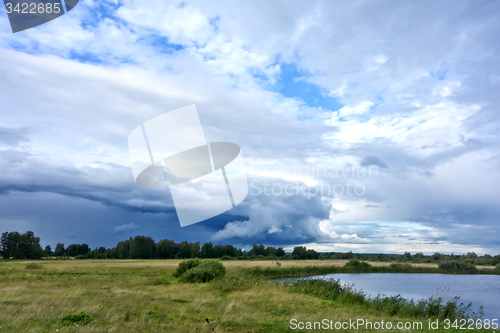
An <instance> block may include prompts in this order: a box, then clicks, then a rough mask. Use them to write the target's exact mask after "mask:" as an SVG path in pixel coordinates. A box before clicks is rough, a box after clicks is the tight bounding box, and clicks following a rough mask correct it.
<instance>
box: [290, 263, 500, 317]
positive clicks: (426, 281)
mask: <svg viewBox="0 0 500 333" xmlns="http://www.w3.org/2000/svg"><path fill="white" fill-rule="evenodd" d="M311 278H313V279H331V278H334V279H340V281H341V282H342V283H349V284H351V285H354V288H355V289H357V290H362V291H364V292H365V293H366V294H368V295H369V296H370V297H376V296H377V295H378V294H379V293H380V294H383V295H385V296H391V295H397V294H400V295H401V296H402V297H404V298H407V299H414V300H419V299H423V298H429V297H431V296H434V297H442V298H443V299H445V300H451V299H452V298H453V297H455V296H460V302H463V303H464V304H466V305H467V304H469V303H472V309H473V311H477V310H478V309H479V307H480V306H481V305H482V306H483V310H484V318H485V319H500V276H499V275H452V274H402V273H398V274H395V273H366V274H365V273H363V274H327V275H319V276H314V277H307V278H300V279H311ZM298 279H299V278H295V279H287V280H288V281H294V280H298Z"/></svg>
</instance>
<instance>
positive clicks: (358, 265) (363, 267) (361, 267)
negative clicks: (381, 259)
mask: <svg viewBox="0 0 500 333" xmlns="http://www.w3.org/2000/svg"><path fill="white" fill-rule="evenodd" d="M345 267H347V268H349V270H352V271H354V272H355V273H367V272H369V271H370V268H371V267H372V266H371V265H370V264H369V263H366V262H364V261H363V262H362V261H359V260H357V259H351V260H349V261H348V262H347V263H346V264H345Z"/></svg>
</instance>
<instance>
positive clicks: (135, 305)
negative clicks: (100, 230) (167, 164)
mask: <svg viewBox="0 0 500 333" xmlns="http://www.w3.org/2000/svg"><path fill="white" fill-rule="evenodd" d="M178 262H179V261H178V260H144V261H141V260H46V261H36V262H28V261H9V262H5V261H4V262H1V261H0V332H58V333H59V332H61V333H62V332H211V329H210V328H209V326H208V324H207V323H206V322H205V318H209V319H210V321H211V323H212V325H213V326H214V328H215V331H216V332H218V333H220V332H290V331H292V330H291V329H290V328H289V325H290V324H289V322H290V319H292V318H295V319H298V320H299V321H321V320H322V319H324V318H328V319H329V320H334V321H343V320H349V319H358V318H364V319H369V320H372V321H380V320H384V321H392V322H396V321H400V320H401V321H405V322H406V321H410V320H409V319H398V318H394V317H387V316H379V315H377V313H374V312H370V311H366V310H362V309H360V308H359V307H357V306H351V305H345V304H343V305H339V304H337V303H335V302H333V301H327V300H323V299H321V298H319V297H315V296H309V295H305V294H298V293H293V292H291V291H289V290H288V289H286V288H285V287H284V286H282V285H279V284H274V283H272V282H269V281H268V280H266V279H261V278H252V277H248V276H245V275H244V274H243V270H242V269H241V268H238V266H242V267H250V266H269V267H276V262H275V261H226V262H224V265H225V266H226V267H227V272H226V277H225V278H224V279H223V280H219V281H214V282H211V283H207V284H183V283H179V282H178V281H177V279H175V278H174V277H173V275H172V273H173V272H174V269H175V267H176V266H177V264H178ZM345 262H346V261H343V260H338V261H329V260H325V261H317V260H314V261H281V264H282V266H285V267H286V266H290V265H300V266H310V265H339V266H341V265H343V264H345ZM33 263H35V264H34V265H33ZM371 264H372V265H374V264H375V263H371ZM379 264H380V265H387V263H379ZM27 267H30V268H29V269H28V268H27ZM82 311H83V312H84V314H81V313H82ZM78 314H81V315H79V316H74V317H66V320H63V318H64V317H65V316H67V315H78ZM87 315H88V316H90V317H86V316H87ZM68 318H69V319H68ZM79 319H82V320H81V321H78V320H79ZM73 321H74V322H73ZM85 321H87V322H88V323H86V324H85ZM77 325H78V326H77ZM424 328H425V326H424ZM295 331H297V330H295ZM317 331H319V330H317ZM346 331H352V330H346ZM360 331H364V330H360ZM380 331H381V330H377V332H380ZM382 331H383V330H382ZM394 331H395V330H391V332H394ZM420 331H422V330H419V332H420ZM423 331H428V330H427V329H424V330H423ZM442 331H445V332H449V330H442ZM432 332H436V331H435V330H432ZM489 332H491V330H490V331H489Z"/></svg>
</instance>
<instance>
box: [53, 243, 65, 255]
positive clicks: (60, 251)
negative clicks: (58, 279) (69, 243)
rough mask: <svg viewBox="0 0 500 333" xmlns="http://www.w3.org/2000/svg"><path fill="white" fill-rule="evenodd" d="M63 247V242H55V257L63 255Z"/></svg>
mask: <svg viewBox="0 0 500 333" xmlns="http://www.w3.org/2000/svg"><path fill="white" fill-rule="evenodd" d="M64 253H65V249H64V244H63V243H57V245H56V249H55V250H54V254H55V256H56V257H60V256H62V255H64Z"/></svg>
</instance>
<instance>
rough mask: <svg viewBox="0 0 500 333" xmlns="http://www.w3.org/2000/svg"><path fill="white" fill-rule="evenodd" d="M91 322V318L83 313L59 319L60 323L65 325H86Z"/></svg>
mask: <svg viewBox="0 0 500 333" xmlns="http://www.w3.org/2000/svg"><path fill="white" fill-rule="evenodd" d="M92 320H93V318H92V317H91V316H90V315H88V314H86V313H85V312H84V311H82V312H80V313H79V314H70V315H67V316H64V317H62V318H61V321H62V323H63V324H66V325H69V324H77V323H79V324H83V325H86V324H88V323H90V322H91V321H92Z"/></svg>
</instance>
